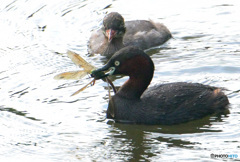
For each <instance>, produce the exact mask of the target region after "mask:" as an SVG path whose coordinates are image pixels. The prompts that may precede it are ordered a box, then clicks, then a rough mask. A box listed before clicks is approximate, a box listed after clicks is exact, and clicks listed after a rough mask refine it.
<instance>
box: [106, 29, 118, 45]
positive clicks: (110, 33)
mask: <svg viewBox="0 0 240 162" xmlns="http://www.w3.org/2000/svg"><path fill="white" fill-rule="evenodd" d="M116 33H117V32H116V30H113V29H108V30H106V35H107V38H108V42H109V43H110V42H111V41H112V39H113V38H114V37H115V35H116Z"/></svg>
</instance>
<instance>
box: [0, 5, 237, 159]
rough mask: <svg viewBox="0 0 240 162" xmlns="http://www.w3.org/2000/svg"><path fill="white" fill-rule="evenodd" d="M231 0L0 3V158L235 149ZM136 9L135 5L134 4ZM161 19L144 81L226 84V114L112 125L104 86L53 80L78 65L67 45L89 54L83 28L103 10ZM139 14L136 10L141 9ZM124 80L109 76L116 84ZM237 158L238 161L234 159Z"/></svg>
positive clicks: (154, 155)
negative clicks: (149, 76)
mask: <svg viewBox="0 0 240 162" xmlns="http://www.w3.org/2000/svg"><path fill="white" fill-rule="evenodd" d="M239 6H240V4H239V2H238V1H234V0H232V1H227V2H226V1H222V0H220V1H207V0H203V1H199V2H196V1H194V2H191V1H185V0H184V1H176V0H170V1H164V2H163V1H159V2H156V1H153V0H150V1H136V0H133V1H128V2H127V1H125V0H116V1H110V0H103V1H94V0H73V1H64V0H62V1H61V0H58V1H54V0H52V1H40V0H29V1H25V0H12V1H9V0H5V1H1V5H0V26H1V30H0V35H1V38H0V64H1V66H0V93H1V98H0V101H1V103H0V129H1V130H2V131H1V132H0V137H1V138H0V160H1V161H16V160H18V161H26V160H32V159H34V160H36V161H94V160H96V161H117V160H122V161H159V159H161V160H168V161H175V160H176V159H178V160H182V161H186V160H190V161H192V160H198V161H211V160H214V159H211V158H210V154H211V153H214V154H238V156H240V154H239V151H240V148H239V142H240V141H239V137H240V134H239V132H240V130H239V126H238V125H239V118H240V106H239V105H240V102H239V98H240V93H239V90H240V87H239V80H240V79H239V78H240V77H239V68H240V67H239V60H240V55H239V51H240V50H239V44H240V42H239V25H240V24H239V23H240V22H239V20H238V17H239V16H238V15H239V14H240V13H239V11H240V10H239ZM132 8H134V10H133V9H132ZM111 11H118V12H120V13H121V14H122V15H123V16H124V18H125V19H126V20H133V19H149V18H151V19H152V20H154V21H159V22H162V23H164V24H165V25H166V26H167V27H168V28H169V29H170V31H172V34H173V37H174V38H173V39H171V40H170V41H168V42H167V43H166V44H164V45H163V46H160V47H155V48H152V49H149V50H147V51H146V52H147V53H148V54H149V55H150V56H151V57H152V59H153V61H154V63H155V74H154V78H153V81H152V84H158V83H168V82H175V81H187V82H200V83H204V84H210V85H213V86H219V87H224V88H226V94H227V95H228V97H229V101H230V103H231V104H230V106H229V108H230V112H229V113H226V114H225V115H222V116H217V115H212V116H208V117H206V118H203V119H201V120H197V121H192V122H189V123H184V124H180V125H174V126H162V125H157V126H146V125H128V124H118V123H114V122H113V121H111V120H107V119H106V118H105V115H106V109H107V105H108V92H107V85H106V83H104V82H102V81H97V82H96V84H95V85H94V86H92V87H89V88H87V89H86V90H84V91H83V92H81V93H80V94H78V95H77V96H73V97H70V95H71V94H72V93H73V92H75V91H76V90H78V89H79V88H81V87H83V86H84V85H86V84H87V83H88V82H89V79H87V78H85V79H82V80H79V81H66V80H63V81H56V80H54V79H53V77H54V76H55V75H56V74H58V73H61V72H65V71H75V70H79V67H76V66H75V65H74V64H73V63H72V61H71V60H70V59H69V58H68V57H67V54H66V51H67V50H72V51H75V52H77V53H79V54H80V55H81V56H82V57H83V58H84V59H85V60H87V61H88V62H90V63H91V64H92V65H94V66H96V67H101V66H102V65H103V64H104V63H106V61H107V60H106V59H105V58H104V57H101V56H98V55H95V56H88V54H87V42H88V39H89V37H90V34H91V32H92V31H93V30H94V29H97V28H99V27H100V26H101V23H102V18H103V17H104V15H105V14H106V13H107V12H111ZM143 11H144V12H143ZM126 79H127V77H113V78H112V80H113V81H114V84H115V85H116V86H118V87H119V86H120V85H122V84H123V83H124V82H125V80H126ZM235 160H239V158H237V159H235Z"/></svg>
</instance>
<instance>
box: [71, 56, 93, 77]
mask: <svg viewBox="0 0 240 162" xmlns="http://www.w3.org/2000/svg"><path fill="white" fill-rule="evenodd" d="M67 54H68V57H69V58H70V59H71V60H72V62H74V63H75V64H76V65H78V66H81V67H82V68H83V69H84V70H85V71H86V72H87V73H91V71H92V70H93V69H95V67H94V66H93V65H91V64H89V63H88V62H87V61H85V60H84V59H83V58H82V57H81V56H79V55H78V54H76V53H75V52H72V51H67Z"/></svg>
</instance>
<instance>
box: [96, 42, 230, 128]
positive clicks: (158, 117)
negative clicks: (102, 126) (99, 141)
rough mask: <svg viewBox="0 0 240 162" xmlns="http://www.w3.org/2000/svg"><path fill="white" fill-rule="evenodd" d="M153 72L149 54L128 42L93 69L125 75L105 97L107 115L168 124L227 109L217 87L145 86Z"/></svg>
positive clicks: (181, 84) (148, 122)
mask: <svg viewBox="0 0 240 162" xmlns="http://www.w3.org/2000/svg"><path fill="white" fill-rule="evenodd" d="M109 69H111V71H110V73H109V74H105V75H102V76H99V74H100V73H99V72H103V71H107V70H109ZM153 72H154V65H153V62H152V60H151V58H150V57H149V56H148V55H147V54H145V53H144V52H143V51H142V50H140V49H138V48H136V47H132V46H128V47H125V48H122V49H121V50H119V51H118V52H116V53H115V54H114V55H113V56H112V58H111V59H110V60H109V62H108V63H107V64H106V65H105V66H104V67H103V68H101V69H98V70H96V71H93V74H92V75H93V76H95V78H97V79H99V78H102V77H105V76H108V75H117V74H122V75H127V76H129V80H127V81H126V82H125V83H124V84H123V85H122V87H121V88H120V89H119V91H118V92H117V93H116V94H115V96H113V97H112V98H111V100H110V101H109V107H108V110H107V118H111V119H114V120H116V121H117V122H129V123H138V124H166V125H171V124H179V123H183V122H187V121H191V120H195V119H200V118H202V117H204V116H207V115H210V114H213V113H216V112H224V111H225V110H227V105H228V104H229V101H228V98H227V96H226V95H225V94H224V93H223V92H222V91H221V89H220V88H217V87H212V86H208V85H203V84H199V83H186V82H177V83H168V84H161V85H155V86H153V87H150V88H147V87H148V85H149V84H150V82H151V80H152V77H153Z"/></svg>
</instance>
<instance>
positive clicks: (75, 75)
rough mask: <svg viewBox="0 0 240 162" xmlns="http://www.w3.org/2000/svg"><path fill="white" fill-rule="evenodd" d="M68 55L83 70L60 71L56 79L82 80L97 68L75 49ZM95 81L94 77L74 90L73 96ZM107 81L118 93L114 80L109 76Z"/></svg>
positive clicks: (68, 52)
mask: <svg viewBox="0 0 240 162" xmlns="http://www.w3.org/2000/svg"><path fill="white" fill-rule="evenodd" d="M67 55H68V57H69V58H70V59H71V60H72V62H73V63H74V64H76V65H77V66H79V67H82V68H83V70H77V71H69V72H64V73H60V74H58V75H56V76H54V79H56V80H60V79H65V80H80V79H82V78H83V77H85V76H86V75H88V74H91V73H92V71H93V70H95V69H96V67H95V66H93V65H91V64H90V63H88V62H87V61H86V60H84V59H83V58H82V57H81V56H80V55H78V54H77V53H75V52H73V51H67ZM95 81H96V79H95V78H94V79H93V80H91V81H90V82H89V83H88V84H86V85H85V86H84V87H82V88H81V89H79V90H77V91H76V92H74V93H73V94H72V95H71V96H75V95H77V94H78V93H80V92H82V91H83V90H85V89H86V88H87V87H88V86H89V85H91V86H93V85H94V84H95ZM106 81H107V83H108V88H109V84H110V85H111V87H112V89H113V91H114V93H116V88H115V86H114V84H113V83H112V81H111V80H110V79H109V78H106ZM109 94H110V88H109Z"/></svg>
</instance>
